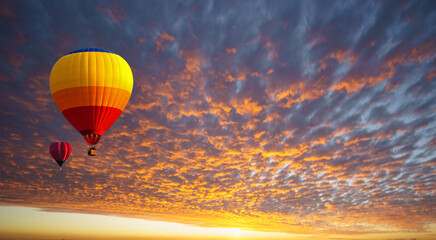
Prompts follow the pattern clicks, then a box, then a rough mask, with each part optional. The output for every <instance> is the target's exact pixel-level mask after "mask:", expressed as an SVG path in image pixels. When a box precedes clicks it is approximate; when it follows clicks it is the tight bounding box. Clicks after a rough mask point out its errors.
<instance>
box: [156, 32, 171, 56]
mask: <svg viewBox="0 0 436 240" xmlns="http://www.w3.org/2000/svg"><path fill="white" fill-rule="evenodd" d="M173 41H174V37H173V36H171V35H169V34H168V33H167V32H165V31H164V32H163V33H161V34H160V35H159V37H157V38H156V41H155V42H154V43H155V44H156V52H163V51H164V50H165V47H166V46H167V45H168V42H173Z"/></svg>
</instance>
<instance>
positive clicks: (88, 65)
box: [50, 48, 133, 156]
mask: <svg viewBox="0 0 436 240" xmlns="http://www.w3.org/2000/svg"><path fill="white" fill-rule="evenodd" d="M132 89H133V75H132V70H131V69H130V67H129V64H127V62H126V61H125V60H124V59H123V58H122V57H120V56H119V55H117V54H115V53H113V52H110V51H106V50H103V49H99V48H85V49H80V50H76V51H73V52H70V53H68V54H66V55H65V56H63V57H61V58H60V59H59V60H58V61H57V62H56V63H55V65H54V66H53V69H52V70H51V74H50V90H51V94H52V96H53V99H54V101H55V102H56V105H57V106H58V108H59V110H60V111H61V112H62V114H63V115H64V116H65V118H66V119H67V120H68V121H69V122H70V123H71V125H73V127H74V128H75V129H76V130H77V131H79V132H80V134H82V136H83V137H84V138H85V140H86V142H87V143H88V144H89V145H91V146H90V148H89V151H88V154H89V155H92V156H94V155H96V154H97V151H96V149H95V144H97V143H98V141H99V140H100V138H101V136H102V135H103V134H104V133H105V132H106V130H108V129H109V127H110V126H111V125H112V124H113V123H114V122H115V120H116V119H117V118H118V117H119V116H120V114H121V112H122V111H123V110H124V108H125V107H126V105H127V102H128V101H129V98H130V95H131V94H132Z"/></svg>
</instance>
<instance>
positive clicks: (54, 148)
mask: <svg viewBox="0 0 436 240" xmlns="http://www.w3.org/2000/svg"><path fill="white" fill-rule="evenodd" d="M50 154H51V156H52V157H53V159H54V160H55V161H56V162H57V163H58V164H59V167H61V168H62V164H64V162H65V161H66V160H67V158H68V157H69V156H70V154H71V145H70V144H69V143H67V142H54V143H52V144H50Z"/></svg>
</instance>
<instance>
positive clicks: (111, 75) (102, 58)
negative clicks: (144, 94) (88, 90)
mask: <svg viewBox="0 0 436 240" xmlns="http://www.w3.org/2000/svg"><path fill="white" fill-rule="evenodd" d="M85 86H100V87H112V88H119V89H123V90H125V91H128V92H130V93H131V92H132V88H133V75H132V70H131V69H130V66H129V64H128V63H127V62H126V61H125V60H124V59H123V58H122V57H120V56H118V55H116V54H113V53H107V52H77V53H72V54H68V55H65V56H63V57H62V58H61V59H59V60H58V61H57V62H56V64H55V65H54V67H53V69H52V71H51V74H50V90H51V93H52V94H54V93H56V92H57V91H60V90H63V89H68V88H74V87H85Z"/></svg>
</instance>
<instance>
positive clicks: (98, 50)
mask: <svg viewBox="0 0 436 240" xmlns="http://www.w3.org/2000/svg"><path fill="white" fill-rule="evenodd" d="M78 52H107V53H113V52H111V51H108V50H104V49H101V48H82V49H79V50H75V51H72V52H69V53H67V54H65V55H68V54H73V53H78Z"/></svg>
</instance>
